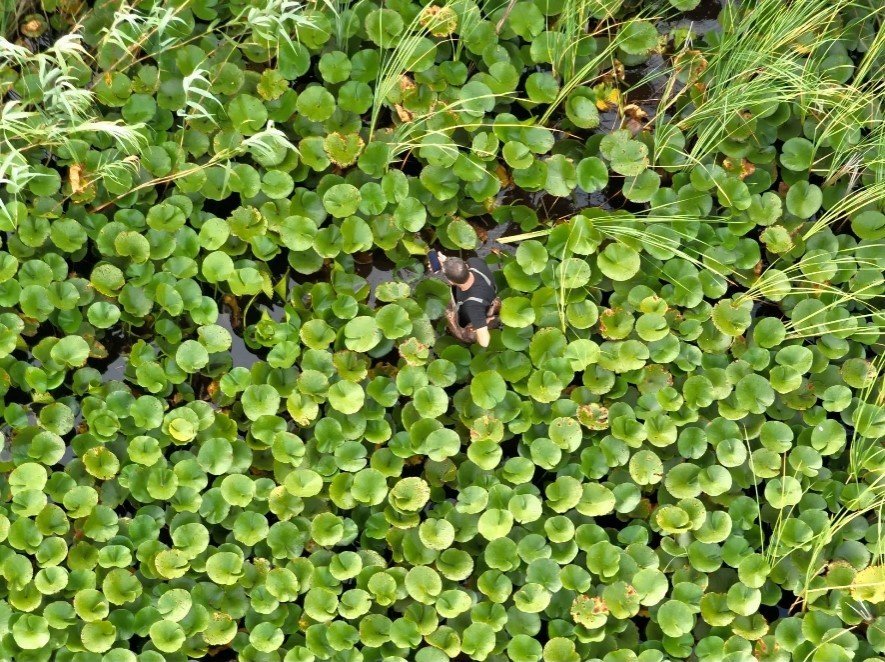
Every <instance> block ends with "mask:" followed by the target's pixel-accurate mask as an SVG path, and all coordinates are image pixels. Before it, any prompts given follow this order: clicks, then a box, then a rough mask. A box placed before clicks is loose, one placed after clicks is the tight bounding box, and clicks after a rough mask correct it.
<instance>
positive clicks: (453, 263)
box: [442, 257, 470, 285]
mask: <svg viewBox="0 0 885 662" xmlns="http://www.w3.org/2000/svg"><path fill="white" fill-rule="evenodd" d="M442 270H443V275H444V276H445V277H446V279H447V280H448V281H449V282H450V283H451V284H452V285H463V284H464V283H466V282H467V280H468V279H469V278H470V267H468V266H467V263H466V262H465V261H464V260H462V259H461V258H459V257H450V258H448V259H447V260H446V261H445V262H443V265H442Z"/></svg>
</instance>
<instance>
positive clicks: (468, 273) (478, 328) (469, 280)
mask: <svg viewBox="0 0 885 662" xmlns="http://www.w3.org/2000/svg"><path fill="white" fill-rule="evenodd" d="M435 260H438V261H439V265H440V271H442V274H443V276H445V278H446V280H447V281H449V283H450V284H451V286H452V301H451V302H450V303H449V306H448V308H446V327H447V328H448V330H449V333H451V334H452V335H453V336H454V337H455V338H457V339H458V340H460V341H462V342H466V343H474V342H476V343H479V345H480V346H481V347H488V346H489V340H490V339H491V336H490V335H489V329H490V328H495V327H496V326H497V325H498V311H499V310H500V309H501V300H500V299H499V298H498V297H497V292H496V290H495V281H494V279H493V278H492V272H491V270H490V269H489V266H488V265H487V264H486V263H485V260H482V259H481V258H478V257H471V258H469V259H467V260H462V259H461V258H457V257H448V258H447V257H446V256H445V255H443V254H442V253H437V254H436V255H435V256H432V258H431V262H434V261H435Z"/></svg>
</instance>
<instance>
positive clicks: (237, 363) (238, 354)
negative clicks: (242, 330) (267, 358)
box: [215, 313, 261, 368]
mask: <svg viewBox="0 0 885 662" xmlns="http://www.w3.org/2000/svg"><path fill="white" fill-rule="evenodd" d="M230 316H231V314H230V313H221V314H220V315H219V316H218V320H217V321H216V322H215V323H216V324H218V326H221V327H224V328H225V329H227V330H228V331H230V337H231V341H232V344H231V348H230V355H231V359H232V360H233V366H232V367H234V368H239V367H243V368H251V367H252V365H253V364H254V363H255V362H256V361H260V360H261V358H260V357H259V356H258V355H257V354H256V353H255V352H253V351H252V350H251V349H249V347H248V346H247V345H246V341H245V340H243V337H242V336H241V335H240V334H239V332H238V331H237V330H235V329H234V328H233V325H232V324H231V318H230Z"/></svg>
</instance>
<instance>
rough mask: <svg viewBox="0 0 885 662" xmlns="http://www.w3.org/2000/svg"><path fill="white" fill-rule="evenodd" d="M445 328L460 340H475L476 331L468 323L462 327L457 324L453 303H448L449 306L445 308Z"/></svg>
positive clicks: (468, 341)
mask: <svg viewBox="0 0 885 662" xmlns="http://www.w3.org/2000/svg"><path fill="white" fill-rule="evenodd" d="M446 328H447V329H448V330H449V333H450V334H452V336H454V337H455V338H457V339H458V340H460V341H461V342H466V343H472V342H476V332H475V331H474V330H473V327H472V326H471V325H470V324H468V325H467V326H464V327H462V326H460V325H459V324H458V313H457V311H456V310H455V306H454V305H453V304H449V307H448V308H446ZM486 333H488V329H486Z"/></svg>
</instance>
